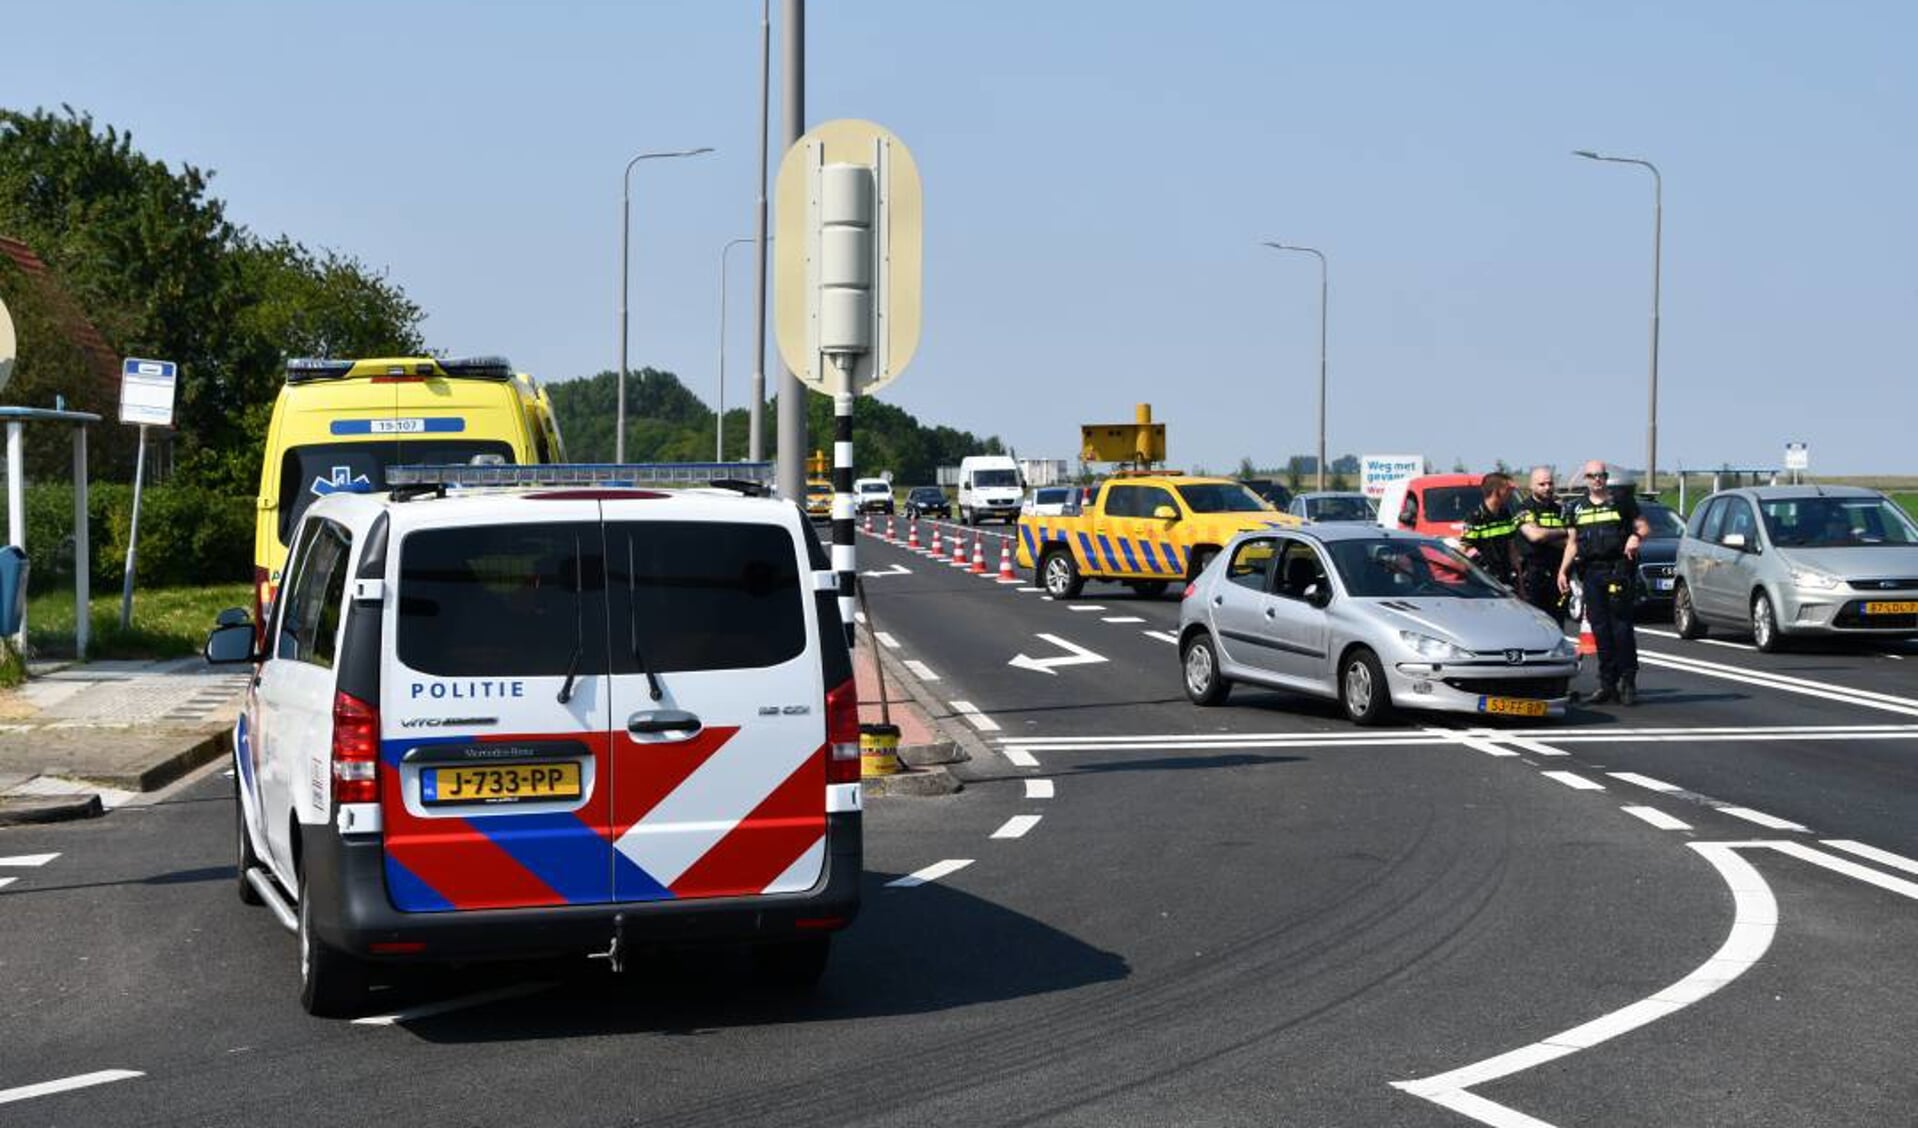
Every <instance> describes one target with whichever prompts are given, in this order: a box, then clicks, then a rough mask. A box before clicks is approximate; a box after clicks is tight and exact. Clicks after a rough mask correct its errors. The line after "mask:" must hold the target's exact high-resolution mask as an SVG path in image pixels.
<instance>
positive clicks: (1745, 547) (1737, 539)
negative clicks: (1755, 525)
mask: <svg viewBox="0 0 1918 1128" xmlns="http://www.w3.org/2000/svg"><path fill="white" fill-rule="evenodd" d="M1718 543H1719V544H1722V545H1724V546H1725V547H1726V548H1735V549H1737V550H1738V551H1740V552H1752V551H1755V548H1756V546H1754V545H1753V544H1752V543H1751V542H1750V541H1749V540H1746V539H1745V534H1744V533H1726V534H1725V535H1724V536H1722V537H1720V538H1718Z"/></svg>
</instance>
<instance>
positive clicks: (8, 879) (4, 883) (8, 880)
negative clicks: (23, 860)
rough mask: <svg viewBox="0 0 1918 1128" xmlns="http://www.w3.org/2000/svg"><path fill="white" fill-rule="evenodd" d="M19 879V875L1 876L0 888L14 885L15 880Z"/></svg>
mask: <svg viewBox="0 0 1918 1128" xmlns="http://www.w3.org/2000/svg"><path fill="white" fill-rule="evenodd" d="M18 880H20V879H19V878H17V877H0V889H5V888H6V887H7V886H9V885H12V884H13V883H14V882H16V881H18Z"/></svg>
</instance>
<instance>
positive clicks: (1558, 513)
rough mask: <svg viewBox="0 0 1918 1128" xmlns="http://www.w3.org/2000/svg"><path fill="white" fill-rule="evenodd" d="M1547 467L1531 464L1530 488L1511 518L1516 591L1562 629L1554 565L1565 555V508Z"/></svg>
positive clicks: (1561, 604)
mask: <svg viewBox="0 0 1918 1128" xmlns="http://www.w3.org/2000/svg"><path fill="white" fill-rule="evenodd" d="M1552 477H1553V474H1552V468H1551V467H1550V466H1534V467H1532V476H1531V480H1530V489H1529V490H1528V491H1527V492H1526V494H1525V500H1523V501H1521V502H1519V504H1518V513H1517V514H1516V516H1515V517H1514V518H1513V520H1514V521H1515V522H1516V523H1517V525H1518V548H1519V557H1520V567H1519V574H1518V578H1519V592H1520V594H1522V595H1524V597H1525V601H1526V602H1527V603H1530V604H1531V605H1532V606H1534V607H1536V608H1538V609H1539V610H1540V611H1543V612H1545V613H1546V614H1547V615H1550V616H1551V617H1552V621H1553V622H1555V623H1557V624H1558V628H1559V629H1560V630H1564V629H1565V597H1564V596H1563V595H1562V594H1560V592H1559V590H1558V582H1557V576H1558V564H1559V561H1560V560H1561V559H1563V558H1564V556H1565V537H1566V527H1567V526H1566V524H1565V507H1564V505H1563V504H1561V503H1560V502H1559V500H1558V494H1557V493H1556V492H1555V489H1554V487H1553V485H1552Z"/></svg>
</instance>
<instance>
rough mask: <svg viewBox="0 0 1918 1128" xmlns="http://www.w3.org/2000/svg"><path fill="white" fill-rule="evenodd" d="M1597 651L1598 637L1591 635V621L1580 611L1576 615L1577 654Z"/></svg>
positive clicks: (1582, 655) (1581, 654)
mask: <svg viewBox="0 0 1918 1128" xmlns="http://www.w3.org/2000/svg"><path fill="white" fill-rule="evenodd" d="M1597 653H1598V639H1596V638H1594V637H1593V636H1592V621H1591V620H1590V619H1588V618H1586V617H1585V615H1584V613H1583V612H1581V613H1580V614H1579V616H1578V656H1579V657H1580V658H1583V657H1584V656H1585V655H1587V654H1597Z"/></svg>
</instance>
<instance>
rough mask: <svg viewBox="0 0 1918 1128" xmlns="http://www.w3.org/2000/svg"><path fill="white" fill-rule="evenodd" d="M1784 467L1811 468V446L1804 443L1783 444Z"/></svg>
mask: <svg viewBox="0 0 1918 1128" xmlns="http://www.w3.org/2000/svg"><path fill="white" fill-rule="evenodd" d="M1785 469H1787V470H1809V469H1811V447H1810V446H1808V445H1806V444H1805V443H1786V444H1785Z"/></svg>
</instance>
